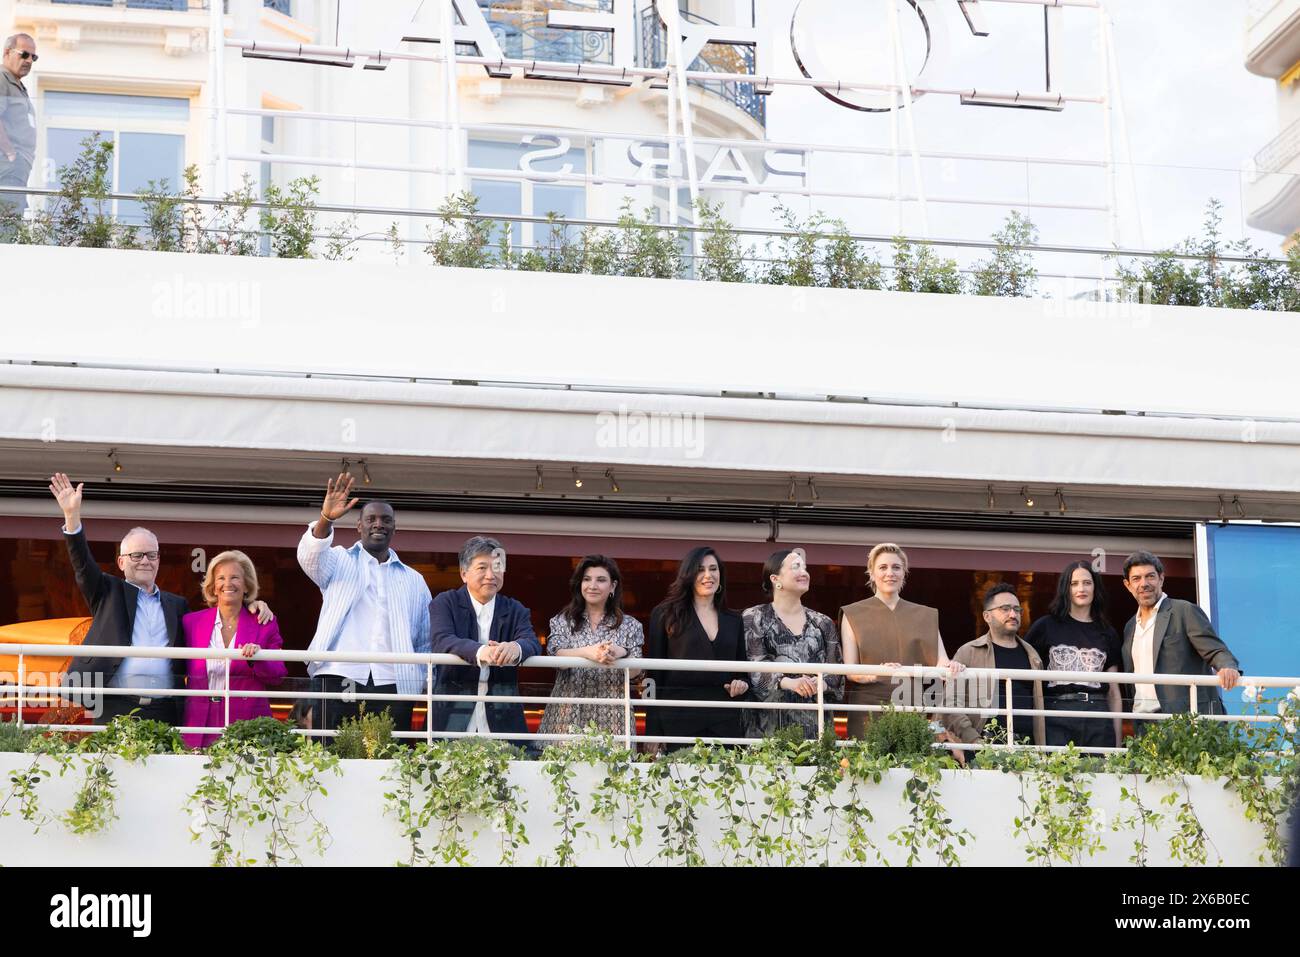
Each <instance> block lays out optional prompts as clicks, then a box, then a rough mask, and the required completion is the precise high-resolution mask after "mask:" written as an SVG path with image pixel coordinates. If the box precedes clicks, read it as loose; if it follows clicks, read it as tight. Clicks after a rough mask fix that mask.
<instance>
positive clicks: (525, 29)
mask: <svg viewBox="0 0 1300 957" xmlns="http://www.w3.org/2000/svg"><path fill="white" fill-rule="evenodd" d="M478 5H479V7H480V8H482V10H483V13H484V16H485V17H486V19H487V22H488V26H489V27H490V28H491V29H492V35H493V36H494V37H496V40H497V43H498V44H500V46H501V52H502V53H503V54H505V55H506V56H507V57H511V58H515V59H531V60H549V61H552V62H560V63H613V62H614V48H613V46H612V44H611V43H610V34H608V33H606V32H604V31H601V30H562V29H557V28H553V27H548V26H547V25H546V24H547V11H546V10H537V9H533V8H532V6H531V5H529V6H527V7H526V6H525V5H524V4H522V3H521V0H504V2H503V0H478ZM548 6H549V8H554V9H572V10H590V11H593V12H602V13H608V12H609V11H610V10H611V9H612V3H611V0H585V2H575V0H570V2H567V3H551V4H549V5H548Z"/></svg>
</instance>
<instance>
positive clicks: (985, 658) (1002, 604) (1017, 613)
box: [943, 582, 1045, 744]
mask: <svg viewBox="0 0 1300 957" xmlns="http://www.w3.org/2000/svg"><path fill="white" fill-rule="evenodd" d="M1020 619H1021V608H1020V599H1019V598H1018V597H1016V590H1015V589H1014V588H1012V587H1011V586H1010V585H1008V584H1006V583H1005V582H1003V583H1001V584H997V585H993V586H992V587H991V588H989V589H988V591H986V592H985V593H984V624H986V625H988V631H986V632H984V634H982V635H980V636H979V637H978V638H976V639H975V640H974V641H968V642H967V643H966V644H964V645H962V646H961V647H960V648H958V649H957V654H955V655H953V657H952V660H953V661H959V662H961V663H962V664H963V665H965V666H966V671H964V672H962V673H961V675H959V676H957V677H956V678H955V679H954V680H953V681H952V682H951V683H950V685H949V688H950V690H949V693H948V699H947V701H945V704H946V705H948V706H949V707H961V706H962V705H965V706H967V707H973V708H999V709H1003V708H1005V707H1006V703H1005V701H1003V698H1002V693H1003V690H1004V688H1005V687H1006V682H1005V681H1002V680H999V679H992V678H989V677H988V676H986V675H983V674H978V673H976V674H972V673H971V669H972V668H1001V669H1003V670H1018V671H1038V670H1041V669H1042V667H1043V660H1042V658H1040V657H1039V656H1038V652H1037V651H1035V650H1034V649H1033V648H1032V647H1031V646H1030V645H1028V644H1026V643H1025V641H1024V640H1023V639H1022V638H1021V637H1020ZM1011 703H1012V714H1013V724H1012V728H1011V731H1012V734H1013V736H1014V738H1015V740H1017V741H1022V740H1024V739H1026V738H1029V737H1030V732H1031V731H1032V739H1033V742H1034V744H1043V743H1044V741H1045V733H1044V728H1043V718H1042V716H1041V715H1039V716H1035V717H1030V716H1029V715H1024V716H1014V715H1015V712H1017V711H1019V710H1021V709H1029V708H1035V709H1037V710H1039V711H1041V710H1043V686H1042V682H1039V681H1028V680H1024V681H1012V682H1011ZM995 721H996V722H997V723H996V725H994V724H993V722H995ZM943 722H944V724H945V725H946V726H947V728H948V731H949V732H950V733H951V734H952V735H953V736H954V737H955V738H957V740H958V741H961V742H962V743H963V744H975V743H977V742H980V741H983V740H986V739H988V738H991V737H1001V736H1002V735H1005V734H1006V731H1007V718H1006V716H1005V715H1002V716H1000V717H997V718H993V717H988V716H981V715H978V714H945V715H944V716H943Z"/></svg>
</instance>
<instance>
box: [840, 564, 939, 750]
mask: <svg viewBox="0 0 1300 957" xmlns="http://www.w3.org/2000/svg"><path fill="white" fill-rule="evenodd" d="M867 576H868V582H869V584H870V587H871V590H872V592H873V593H874V594H873V595H872V597H870V598H867V599H864V600H863V601H859V602H854V603H853V604H852V605H845V606H844V607H843V608H841V609H840V636H841V640H842V642H843V646H844V663H845V664H846V665H857V664H863V665H888V666H889V667H891V668H897V667H900V666H903V665H926V666H928V667H935V666H945V665H946V666H947V667H948V668H949V669H950V670H951V671H953V673H954V674H955V673H956V672H958V671H961V670H962V668H963V666H962V665H960V664H958V663H956V662H951V661H949V660H948V653H947V652H946V651H945V650H944V647H943V638H942V637H941V636H940V635H939V611H938V609H936V608H930V607H928V606H927V605H917V604H914V603H912V602H910V601H907V600H906V599H904V598H903V597H902V595H901V594H900V592H901V591H902V588H903V582H904V581H905V580H906V578H907V553H906V552H904V551H903V550H902V549H901V548H899V547H898V546H897V545H894V544H892V543H889V542H886V543H884V544H880V545H877V546H876V547H875V548H873V549H872V550H871V554H870V556H869V557H868V558H867ZM847 677H848V684H847V685H846V686H845V689H844V702H845V703H846V704H876V705H888V704H890V703H891V701H892V700H893V697H894V691H895V689H897V688H899V684H898V681H899V680H902V681H907V680H908V679H892V678H885V677H879V676H876V675H848V676H847ZM910 687H911V686H910V685H904V687H903V690H905V691H906V690H908V689H909V688H910ZM913 698H915V695H912V696H910V697H909V696H905V697H904V700H902V701H901V702H898V703H902V704H919V703H920V702H919V701H916V700H912V699H913ZM873 713H875V712H869V711H850V712H849V735H850V736H852V737H855V738H860V737H862V736H863V734H864V733H865V732H866V726H867V722H868V715H870V714H873Z"/></svg>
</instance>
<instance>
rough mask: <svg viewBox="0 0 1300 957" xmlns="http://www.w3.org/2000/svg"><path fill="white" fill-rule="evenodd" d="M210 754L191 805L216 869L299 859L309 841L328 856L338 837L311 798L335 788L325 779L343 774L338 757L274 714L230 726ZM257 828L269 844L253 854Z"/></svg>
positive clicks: (189, 808) (197, 836)
mask: <svg viewBox="0 0 1300 957" xmlns="http://www.w3.org/2000/svg"><path fill="white" fill-rule="evenodd" d="M207 757H208V761H207V764H205V765H204V775H203V778H202V780H201V781H200V782H199V786H198V788H197V789H196V790H195V791H194V793H193V794H191V795H190V797H189V799H188V800H187V801H186V802H185V809H186V810H187V811H188V812H190V813H191V814H192V815H193V824H192V825H191V830H192V832H193V839H194V840H196V841H198V840H203V839H205V838H206V840H207V842H208V847H209V848H210V849H211V851H212V864H213V866H214V867H225V866H230V865H234V866H241V867H242V866H249V865H254V864H257V863H259V861H260V862H261V863H264V864H266V865H268V866H270V867H278V866H279V865H281V864H301V863H302V857H301V855H300V853H299V848H300V847H301V846H302V844H303V843H304V842H305V843H306V845H307V846H308V847H309V848H310V849H311V850H312V851H314V852H315V853H316V854H317V855H318V856H319V855H322V854H324V853H325V849H326V848H327V847H328V846H329V845H330V843H331V842H332V838H331V837H330V833H329V828H328V827H326V825H325V822H323V821H322V820H321V819H320V818H319V817H317V816H316V812H315V809H314V808H313V802H314V801H315V800H316V798H317V797H324V796H326V795H327V794H328V793H329V792H328V791H326V789H325V786H324V785H323V784H322V783H321V778H322V777H323V776H324V775H325V774H326V773H327V772H333V773H334V774H339V773H341V772H340V771H339V766H338V761H339V759H338V757H337V756H336V755H334V754H332V753H330V752H329V751H328V750H326V749H325V748H324V747H323V746H322V745H321V744H319V743H318V742H316V741H313V740H312V739H310V738H308V737H300V736H298V735H296V734H294V732H293V730H292V729H291V728H290V727H289V726H288V725H286V724H284V723H282V722H280V721H277V720H276V719H275V718H253V719H251V720H248V721H236V722H235V723H234V724H232V725H230V727H228V728H226V730H225V731H224V732H222V735H221V737H220V738H218V739H217V740H216V741H215V742H214V743H213V744H212V745H211V747H210V748H209V749H208V755H207ZM257 828H261V829H264V830H265V832H266V836H265V848H264V852H263V854H262V856H261V857H252V856H249V853H248V851H247V850H246V849H245V844H246V842H247V839H248V835H249V833H250V831H253V830H254V829H257ZM304 830H305V832H306V833H305V835H304V834H303V833H302V832H303V831H304Z"/></svg>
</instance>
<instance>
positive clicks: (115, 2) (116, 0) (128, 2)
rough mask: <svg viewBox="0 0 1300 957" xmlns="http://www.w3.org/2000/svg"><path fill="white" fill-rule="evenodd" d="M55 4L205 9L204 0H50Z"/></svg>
mask: <svg viewBox="0 0 1300 957" xmlns="http://www.w3.org/2000/svg"><path fill="white" fill-rule="evenodd" d="M50 2H51V3H56V4H75V5H77V6H82V7H123V8H126V9H130V10H175V11H177V12H181V13H183V12H184V11H186V10H190V9H207V3H206V0H205V2H204V3H202V4H198V3H191V2H190V0H50Z"/></svg>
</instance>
